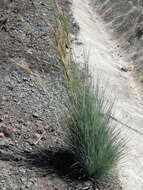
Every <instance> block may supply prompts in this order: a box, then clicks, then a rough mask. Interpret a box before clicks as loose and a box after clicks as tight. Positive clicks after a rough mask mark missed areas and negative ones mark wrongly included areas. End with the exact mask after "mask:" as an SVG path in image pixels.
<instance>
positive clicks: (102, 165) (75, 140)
mask: <svg viewBox="0 0 143 190" xmlns="http://www.w3.org/2000/svg"><path fill="white" fill-rule="evenodd" d="M84 69H85V71H84V73H83V76H82V79H81V77H79V76H80V75H79V73H78V71H77V74H78V75H77V74H75V73H74V74H73V75H72V81H73V89H72V92H73V94H74V95H70V94H69V103H68V104H67V106H66V108H67V109H66V112H65V118H67V119H66V126H67V129H66V138H65V142H66V144H67V146H68V149H69V150H70V151H71V152H72V153H73V154H74V155H75V156H76V158H77V161H78V162H77V164H78V163H80V164H81V166H82V168H83V170H84V172H85V175H86V176H87V177H96V179H103V178H105V177H107V176H109V175H111V173H112V171H113V169H114V168H116V166H117V163H118V161H119V160H120V159H121V158H122V156H123V155H124V143H123V140H122V139H121V138H120V131H118V130H117V129H116V128H115V126H112V121H111V115H112V110H113V105H114V102H113V103H110V102H108V101H107V100H106V96H105V89H102V88H101V85H100V80H98V81H97V83H96V85H94V83H93V81H92V79H91V78H89V76H88V75H89V71H88V68H87V67H85V68H84ZM74 70H75V69H74ZM81 80H82V81H81ZM75 165H76V164H75Z"/></svg>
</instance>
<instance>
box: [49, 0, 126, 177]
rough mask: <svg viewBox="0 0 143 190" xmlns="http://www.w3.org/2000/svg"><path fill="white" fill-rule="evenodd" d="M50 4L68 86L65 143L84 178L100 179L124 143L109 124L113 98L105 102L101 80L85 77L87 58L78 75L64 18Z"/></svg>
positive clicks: (107, 172) (111, 167) (112, 166)
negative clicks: (80, 168) (54, 15)
mask: <svg viewBox="0 0 143 190" xmlns="http://www.w3.org/2000/svg"><path fill="white" fill-rule="evenodd" d="M53 3H54V9H55V12H56V13H58V15H59V17H58V20H57V17H56V23H57V27H56V29H54V28H53V27H51V32H52V33H53V36H54V38H53V39H54V41H55V46H56V50H57V54H58V55H59V60H60V62H61V64H62V66H63V68H64V71H65V74H66V78H67V79H68V81H69V87H70V89H71V93H69V94H68V97H69V101H68V102H67V104H66V112H65V118H66V119H65V122H66V138H65V143H66V144H67V147H68V149H69V150H70V151H71V152H72V153H73V154H74V155H75V157H76V158H77V163H75V165H74V166H76V165H78V164H80V165H81V166H82V169H83V171H84V172H85V175H86V176H87V177H96V179H103V178H105V177H107V176H109V175H111V174H112V171H113V169H114V168H116V166H117V163H118V161H119V160H120V159H121V158H122V156H123V155H124V147H125V144H124V143H123V140H122V139H121V137H120V131H118V130H117V129H116V128H115V126H112V121H111V118H112V117H111V116H112V111H113V105H114V101H113V102H109V101H107V99H106V95H105V94H106V93H105V89H104V88H103V89H102V88H101V85H100V82H101V80H102V79H98V80H97V81H96V85H94V82H93V80H92V78H91V77H89V75H90V73H89V69H88V64H89V63H88V60H87V59H85V60H84V63H83V65H82V74H81V69H80V65H78V63H77V62H76V59H75V58H74V52H73V51H72V50H71V49H72V48H71V41H70V37H69V34H68V30H67V23H66V18H65V17H64V15H63V14H62V11H61V9H59V6H58V5H57V3H56V1H55V0H53ZM66 44H68V47H69V50H68V51H67V50H66V48H65V46H66Z"/></svg>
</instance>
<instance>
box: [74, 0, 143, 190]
mask: <svg viewBox="0 0 143 190" xmlns="http://www.w3.org/2000/svg"><path fill="white" fill-rule="evenodd" d="M73 14H74V17H75V20H76V21H77V23H78V24H79V26H80V33H79V36H78V40H79V42H82V43H83V45H82V46H79V44H80V43H76V44H75V45H74V48H75V52H76V55H77V59H78V60H79V61H82V59H83V49H84V50H85V51H89V55H90V60H89V65H90V69H91V73H92V76H93V78H94V80H95V82H96V78H97V75H98V74H99V73H100V75H101V77H102V79H103V80H102V81H103V85H105V84H106V82H107V80H108V81H109V86H108V90H107V91H108V92H107V96H108V98H109V99H113V98H114V97H118V102H117V104H116V111H115V115H114V121H115V123H116V124H117V125H116V127H118V128H120V129H121V135H122V137H123V138H124V139H125V140H127V141H128V142H127V150H126V156H125V158H124V160H123V161H122V163H119V166H118V167H119V176H120V180H121V183H122V187H123V189H124V190H132V189H136V190H142V189H143V148H142V147H143V125H142V123H143V117H142V115H143V102H142V101H141V98H140V95H139V94H138V93H137V92H136V90H135V89H136V88H135V87H136V83H135V82H134V80H133V77H132V74H133V72H134V71H130V72H123V71H122V70H121V69H120V68H121V67H126V66H128V65H130V63H127V62H125V61H124V60H125V59H124V57H122V56H121V51H120V49H119V47H120V44H117V43H116V42H115V41H112V36H110V34H109V33H108V31H106V29H105V28H104V26H103V25H102V23H101V21H100V18H99V17H98V16H97V15H96V14H95V11H94V13H93V11H92V7H91V6H90V4H89V2H88V1H87V0H78V1H77V0H73ZM111 89H112V93H111ZM109 93H110V94H109Z"/></svg>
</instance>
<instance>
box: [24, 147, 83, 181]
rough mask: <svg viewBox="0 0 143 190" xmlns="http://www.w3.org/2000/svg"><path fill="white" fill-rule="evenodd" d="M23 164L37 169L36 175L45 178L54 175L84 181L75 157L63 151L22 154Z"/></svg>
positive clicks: (80, 167)
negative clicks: (50, 174)
mask: <svg viewBox="0 0 143 190" xmlns="http://www.w3.org/2000/svg"><path fill="white" fill-rule="evenodd" d="M21 154H22V156H23V157H24V164H25V166H26V167H28V168H32V169H33V168H35V169H36V170H37V169H38V173H39V174H40V175H42V176H46V175H48V174H49V173H55V174H57V175H58V176H59V177H62V178H63V179H70V180H78V181H81V180H86V179H87V177H86V175H85V171H83V167H82V166H81V165H80V163H79V162H78V161H77V159H76V158H75V156H74V155H73V154H72V153H71V152H69V151H68V150H65V149H60V148H59V149H57V150H46V149H43V150H41V149H40V150H38V151H36V152H33V153H31V152H23V153H21Z"/></svg>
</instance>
